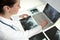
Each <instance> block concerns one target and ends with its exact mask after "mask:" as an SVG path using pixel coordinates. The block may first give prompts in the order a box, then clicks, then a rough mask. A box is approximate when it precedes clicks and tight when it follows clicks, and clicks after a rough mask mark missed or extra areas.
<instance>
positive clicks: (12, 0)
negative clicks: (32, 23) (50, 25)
mask: <svg viewBox="0 0 60 40" xmlns="http://www.w3.org/2000/svg"><path fill="white" fill-rule="evenodd" d="M19 8H20V0H0V40H29V38H30V37H32V36H34V35H36V34H38V33H40V32H41V31H42V27H41V26H45V25H46V24H47V21H44V22H42V23H41V26H37V27H35V28H33V29H31V30H27V31H22V30H21V29H20V28H19V27H21V25H20V26H17V25H18V24H17V23H16V22H15V21H12V20H10V17H11V15H14V14H16V13H17V11H18V9H19Z"/></svg>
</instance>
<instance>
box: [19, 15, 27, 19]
mask: <svg viewBox="0 0 60 40" xmlns="http://www.w3.org/2000/svg"><path fill="white" fill-rule="evenodd" d="M19 17H20V18H22V19H23V18H27V17H28V14H22V15H20V16H19Z"/></svg>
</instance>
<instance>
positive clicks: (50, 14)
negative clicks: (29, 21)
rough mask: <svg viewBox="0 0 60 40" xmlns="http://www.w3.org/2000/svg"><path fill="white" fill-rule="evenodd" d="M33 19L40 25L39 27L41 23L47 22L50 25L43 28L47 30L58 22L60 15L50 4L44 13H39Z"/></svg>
mask: <svg viewBox="0 0 60 40" xmlns="http://www.w3.org/2000/svg"><path fill="white" fill-rule="evenodd" d="M32 17H33V18H34V20H35V21H36V22H37V23H38V25H40V23H41V21H44V20H47V21H48V24H47V25H46V26H45V27H44V28H43V29H46V28H47V27H50V26H52V25H53V24H54V23H55V22H56V21H57V19H58V18H59V17H60V13H59V12H58V11H57V10H56V9H54V8H53V7H52V6H50V5H49V4H46V6H45V8H44V10H43V12H38V13H37V14H36V15H33V16H32Z"/></svg>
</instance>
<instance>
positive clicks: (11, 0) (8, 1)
mask: <svg viewBox="0 0 60 40" xmlns="http://www.w3.org/2000/svg"><path fill="white" fill-rule="evenodd" d="M15 3H16V0H0V13H4V10H3V7H4V6H9V7H13V5H14V4H15Z"/></svg>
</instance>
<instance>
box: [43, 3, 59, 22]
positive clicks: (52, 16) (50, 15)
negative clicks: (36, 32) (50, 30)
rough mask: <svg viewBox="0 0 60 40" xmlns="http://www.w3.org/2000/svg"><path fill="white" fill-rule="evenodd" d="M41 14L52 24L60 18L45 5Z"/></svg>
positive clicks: (57, 13) (52, 9) (56, 12)
mask: <svg viewBox="0 0 60 40" xmlns="http://www.w3.org/2000/svg"><path fill="white" fill-rule="evenodd" d="M43 12H44V13H45V14H46V16H47V17H48V18H49V19H50V20H51V21H52V22H53V23H55V22H56V21H57V19H58V18H59V17H60V13H59V12H58V11H57V10H55V9H54V8H53V7H52V6H50V5H49V4H47V5H46V7H45V9H44V10H43Z"/></svg>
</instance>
